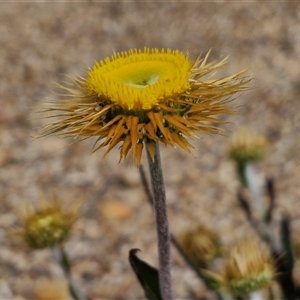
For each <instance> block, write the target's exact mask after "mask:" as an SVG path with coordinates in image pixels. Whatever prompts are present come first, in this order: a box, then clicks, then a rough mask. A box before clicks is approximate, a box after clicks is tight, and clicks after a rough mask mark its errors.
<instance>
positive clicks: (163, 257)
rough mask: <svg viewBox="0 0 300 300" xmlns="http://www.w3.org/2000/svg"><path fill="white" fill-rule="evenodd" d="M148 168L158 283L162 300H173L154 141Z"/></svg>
mask: <svg viewBox="0 0 300 300" xmlns="http://www.w3.org/2000/svg"><path fill="white" fill-rule="evenodd" d="M147 157H148V163H149V170H150V176H151V182H152V189H153V196H154V201H153V207H154V212H155V219H156V230H157V239H158V258H159V283H160V290H161V294H162V297H163V299H164V300H173V299H174V296H173V290H172V281H171V254H170V232H169V223H168V215H167V205H166V192H165V186H164V180H163V173H162V167H161V162H160V153H159V146H158V143H156V149H155V155H154V160H152V158H151V155H150V153H149V151H148V150H147Z"/></svg>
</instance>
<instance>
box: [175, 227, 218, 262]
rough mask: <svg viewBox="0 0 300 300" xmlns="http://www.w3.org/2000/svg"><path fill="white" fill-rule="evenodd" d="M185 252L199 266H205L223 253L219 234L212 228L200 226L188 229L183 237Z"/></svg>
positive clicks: (182, 242)
mask: <svg viewBox="0 0 300 300" xmlns="http://www.w3.org/2000/svg"><path fill="white" fill-rule="evenodd" d="M181 244H182V248H183V250H184V252H185V253H186V254H187V256H188V257H189V259H190V260H191V261H192V263H193V264H195V265H196V266H197V267H205V266H207V265H208V264H210V263H211V262H212V261H213V260H214V259H215V258H216V257H217V256H219V255H220V254H221V241H220V238H219V236H218V235H217V234H216V233H215V232H213V231H211V230H210V229H208V228H206V227H204V226H199V227H197V228H196V229H193V230H190V231H187V232H186V233H185V234H184V235H183V236H182V238H181Z"/></svg>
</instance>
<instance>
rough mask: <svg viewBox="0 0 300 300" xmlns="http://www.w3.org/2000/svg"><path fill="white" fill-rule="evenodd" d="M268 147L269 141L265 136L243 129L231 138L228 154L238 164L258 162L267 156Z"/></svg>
mask: <svg viewBox="0 0 300 300" xmlns="http://www.w3.org/2000/svg"><path fill="white" fill-rule="evenodd" d="M267 145H268V141H267V139H266V138H265V137H264V136H263V135H261V134H258V133H255V132H253V131H251V130H250V129H248V128H243V127H242V128H240V129H238V130H237V131H236V132H234V133H233V135H232V137H231V138H230V140H229V142H228V144H227V153H228V156H229V157H230V158H231V159H233V160H234V161H236V162H238V163H246V162H250V161H257V160H260V159H262V158H263V156H264V155H265V152H266V148H267Z"/></svg>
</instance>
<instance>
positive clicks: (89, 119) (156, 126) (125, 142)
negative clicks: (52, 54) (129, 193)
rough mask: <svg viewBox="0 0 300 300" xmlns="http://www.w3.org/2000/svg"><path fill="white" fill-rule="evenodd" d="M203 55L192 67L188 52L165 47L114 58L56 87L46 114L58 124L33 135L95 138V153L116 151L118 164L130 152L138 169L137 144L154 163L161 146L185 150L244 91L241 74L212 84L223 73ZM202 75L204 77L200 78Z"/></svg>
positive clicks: (219, 64)
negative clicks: (59, 93) (58, 95)
mask: <svg viewBox="0 0 300 300" xmlns="http://www.w3.org/2000/svg"><path fill="white" fill-rule="evenodd" d="M207 58H208V55H206V56H205V57H204V58H200V57H198V58H197V59H196V60H195V61H194V62H191V61H190V60H189V57H188V55H187V54H184V53H182V52H180V51H178V50H171V49H162V50H158V49H149V48H144V49H143V50H139V49H134V50H129V51H127V52H120V53H115V54H114V55H113V56H111V57H109V58H106V59H104V60H102V61H100V62H98V63H96V64H95V65H94V67H93V68H92V69H90V70H89V71H88V74H87V78H82V77H79V78H76V79H73V80H72V82H71V83H70V84H69V85H67V86H64V87H62V88H63V89H64V90H66V91H67V92H68V93H67V95H65V97H64V98H63V99H59V100H55V101H51V102H50V103H49V105H48V106H46V107H45V108H44V111H45V112H48V113H49V112H50V115H48V117H49V118H57V117H59V120H56V121H53V122H52V123H50V124H48V125H45V126H44V127H42V128H41V131H40V132H39V134H38V136H46V135H50V134H55V135H60V136H75V137H77V136H82V137H86V138H87V137H91V136H96V137H98V139H97V142H100V141H102V140H103V141H102V143H101V144H100V145H98V146H95V148H94V151H97V150H99V149H100V148H103V147H107V151H106V154H107V153H108V152H109V151H110V150H111V149H113V148H114V147H115V146H116V145H117V144H119V143H121V145H120V160H122V159H123V158H125V157H126V156H127V154H128V152H129V150H130V149H131V151H132V157H133V159H134V160H135V161H136V163H137V164H138V165H139V163H140V160H141V155H142V150H143V143H145V144H146V147H147V149H148V151H149V153H150V155H151V157H152V159H154V153H155V144H156V143H157V142H159V141H161V142H163V143H165V144H166V145H171V146H173V147H175V146H176V145H179V146H180V147H182V148H183V149H185V150H186V151H188V152H190V149H191V148H193V147H192V145H191V144H190V143H189V142H188V141H187V140H186V138H185V137H195V136H196V132H197V131H202V132H206V133H217V132H218V131H219V129H218V128H217V127H215V126H213V125H210V123H211V122H213V123H216V122H221V121H220V120H218V119H217V118H216V117H215V116H216V115H218V114H222V113H231V112H232V110H231V109H230V108H228V107H226V105H225V104H226V103H227V102H229V101H230V100H232V98H231V96H232V95H233V94H235V93H237V92H240V91H242V90H244V89H245V84H246V83H247V82H248V81H249V80H246V79H245V78H244V77H243V74H244V73H245V71H241V72H239V73H237V74H234V75H231V76H228V77H223V78H220V79H212V78H211V77H208V76H206V75H207V74H209V73H211V72H212V71H215V70H217V69H220V68H222V67H223V66H224V65H225V63H226V60H227V59H226V58H225V59H223V60H222V61H220V62H211V63H207ZM204 77H205V78H204Z"/></svg>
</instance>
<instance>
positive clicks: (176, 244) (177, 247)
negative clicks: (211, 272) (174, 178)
mask: <svg viewBox="0 0 300 300" xmlns="http://www.w3.org/2000/svg"><path fill="white" fill-rule="evenodd" d="M139 172H140V176H141V180H142V183H143V187H144V190H145V193H146V195H147V198H148V201H149V203H150V204H151V205H153V197H152V195H151V191H150V189H149V185H148V182H147V178H146V176H145V172H144V169H143V166H140V168H139ZM170 239H171V243H172V244H173V246H174V247H175V248H176V249H177V251H178V252H179V253H180V254H181V256H182V257H183V258H184V259H185V261H186V262H187V264H188V265H189V266H190V267H191V268H192V269H193V270H194V272H195V273H196V274H197V275H198V277H199V278H201V279H202V280H203V282H204V283H205V284H206V286H207V288H209V289H210V290H211V291H212V292H213V293H214V294H215V295H216V297H217V299H218V300H223V297H222V295H221V294H220V293H219V292H218V291H216V290H215V288H214V287H213V285H212V283H211V282H210V281H209V279H208V278H207V277H206V276H205V275H204V274H203V273H202V271H201V269H200V268H197V267H196V266H195V265H194V264H193V263H192V261H191V260H190V259H189V257H188V256H187V255H186V253H185V252H184V250H183V249H182V247H181V246H180V244H179V242H178V241H177V239H176V238H175V237H174V235H173V234H172V232H171V233H170Z"/></svg>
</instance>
